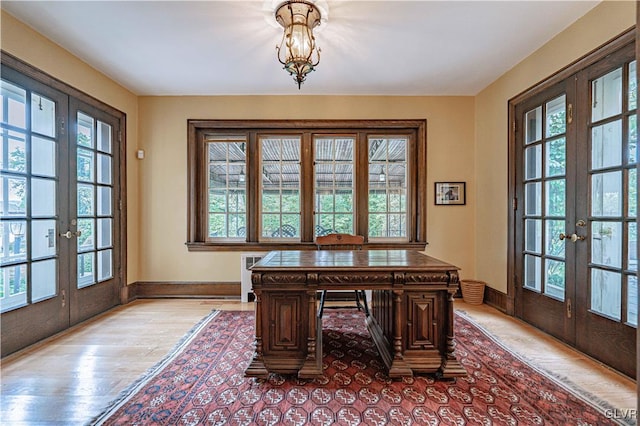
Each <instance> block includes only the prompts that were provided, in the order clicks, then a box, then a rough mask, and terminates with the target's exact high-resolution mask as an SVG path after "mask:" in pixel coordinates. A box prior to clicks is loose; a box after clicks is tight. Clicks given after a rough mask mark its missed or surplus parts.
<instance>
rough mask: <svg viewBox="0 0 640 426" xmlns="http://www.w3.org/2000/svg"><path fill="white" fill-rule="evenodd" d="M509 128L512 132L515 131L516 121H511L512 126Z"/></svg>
mask: <svg viewBox="0 0 640 426" xmlns="http://www.w3.org/2000/svg"><path fill="white" fill-rule="evenodd" d="M511 128H512V129H513V131H514V132H515V131H516V121H515V120H513V125H512V126H511Z"/></svg>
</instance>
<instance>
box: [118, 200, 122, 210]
mask: <svg viewBox="0 0 640 426" xmlns="http://www.w3.org/2000/svg"><path fill="white" fill-rule="evenodd" d="M118 210H122V200H120V201H118Z"/></svg>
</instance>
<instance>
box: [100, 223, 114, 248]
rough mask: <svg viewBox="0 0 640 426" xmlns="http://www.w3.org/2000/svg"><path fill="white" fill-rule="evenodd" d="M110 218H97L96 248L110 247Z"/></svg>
mask: <svg viewBox="0 0 640 426" xmlns="http://www.w3.org/2000/svg"><path fill="white" fill-rule="evenodd" d="M112 222H113V220H112V219H98V248H99V249H101V248H107V247H110V246H111V245H112V244H113V242H112V240H111V228H112Z"/></svg>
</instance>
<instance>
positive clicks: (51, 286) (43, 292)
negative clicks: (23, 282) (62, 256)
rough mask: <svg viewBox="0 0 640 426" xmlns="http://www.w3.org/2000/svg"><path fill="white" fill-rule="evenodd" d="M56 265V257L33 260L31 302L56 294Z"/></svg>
mask: <svg viewBox="0 0 640 426" xmlns="http://www.w3.org/2000/svg"><path fill="white" fill-rule="evenodd" d="M56 265H57V262H56V259H49V260H44V261H41V262H33V263H32V264H31V271H32V274H31V276H32V280H33V286H32V290H31V291H32V292H33V293H32V295H31V300H32V301H33V302H38V301H40V300H44V299H48V298H49V297H52V296H55V295H56V276H57V273H58V271H57V268H56Z"/></svg>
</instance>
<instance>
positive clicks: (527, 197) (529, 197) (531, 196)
mask: <svg viewBox="0 0 640 426" xmlns="http://www.w3.org/2000/svg"><path fill="white" fill-rule="evenodd" d="M524 204H525V212H526V214H527V215H531V216H540V215H541V214H542V184H541V183H540V182H535V183H528V184H526V185H525V193H524Z"/></svg>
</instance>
